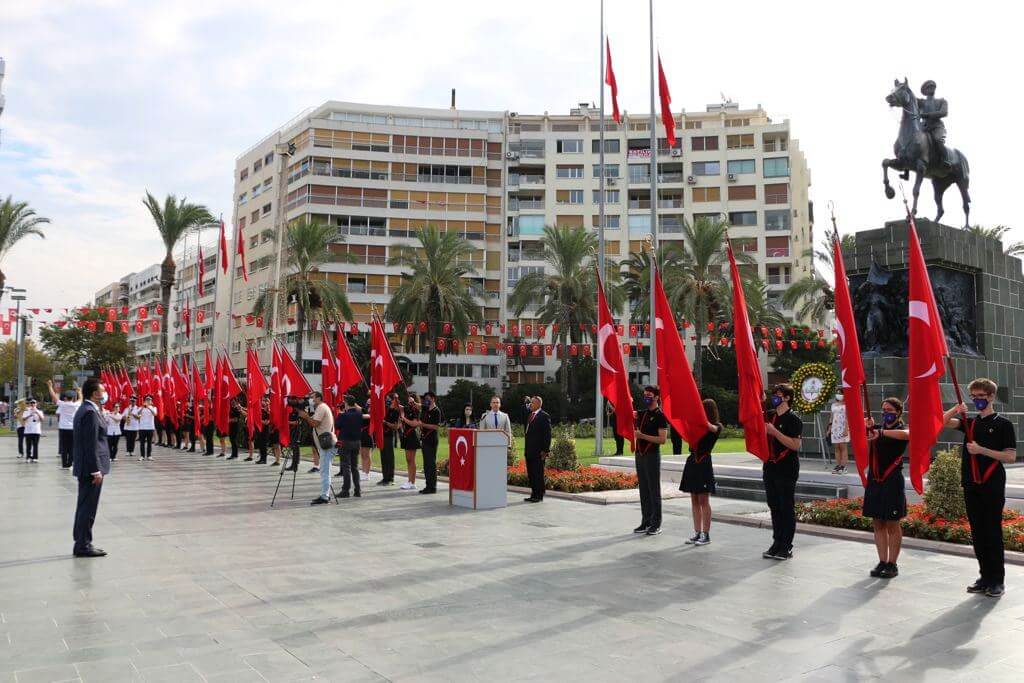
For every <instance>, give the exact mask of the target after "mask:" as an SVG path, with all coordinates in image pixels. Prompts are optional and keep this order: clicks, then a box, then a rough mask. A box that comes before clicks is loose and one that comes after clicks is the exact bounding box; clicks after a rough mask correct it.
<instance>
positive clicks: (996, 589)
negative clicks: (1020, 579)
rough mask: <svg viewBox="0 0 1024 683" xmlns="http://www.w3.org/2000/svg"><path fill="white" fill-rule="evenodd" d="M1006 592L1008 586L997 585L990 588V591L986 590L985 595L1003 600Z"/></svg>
mask: <svg viewBox="0 0 1024 683" xmlns="http://www.w3.org/2000/svg"><path fill="white" fill-rule="evenodd" d="M1005 592H1006V586H1004V585H1003V584H1001V583H997V584H996V585H994V586H989V587H988V589H986V590H985V595H987V596H988V597H990V598H1001V597H1003V593H1005Z"/></svg>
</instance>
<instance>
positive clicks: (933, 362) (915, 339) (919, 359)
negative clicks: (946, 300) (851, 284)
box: [907, 216, 949, 493]
mask: <svg viewBox="0 0 1024 683" xmlns="http://www.w3.org/2000/svg"><path fill="white" fill-rule="evenodd" d="M907 219H908V220H907V224H908V225H907V227H908V230H909V233H910V235H909V238H908V239H907V242H908V244H907V247H908V251H909V252H910V300H909V302H908V308H909V310H908V314H909V321H908V327H909V330H910V332H909V343H908V345H909V347H910V358H909V361H908V362H907V383H908V384H909V385H910V449H909V450H910V483H911V484H913V485H914V490H915V491H917V492H918V493H923V492H924V475H925V473H926V472H927V471H928V468H929V467H930V466H931V451H932V447H933V446H934V445H935V442H936V441H938V438H939V432H940V431H942V397H941V395H940V393H939V379H940V378H941V377H942V376H943V375H944V374H945V357H946V356H948V355H949V349H948V348H947V347H946V334H945V332H943V330H942V320H941V319H940V318H939V309H938V307H937V306H936V305H935V295H934V294H933V293H932V283H931V280H929V279H928V268H927V266H925V263H924V254H923V253H922V252H921V242H920V241H919V240H918V238H917V226H916V225H915V224H914V218H913V216H908V217H907Z"/></svg>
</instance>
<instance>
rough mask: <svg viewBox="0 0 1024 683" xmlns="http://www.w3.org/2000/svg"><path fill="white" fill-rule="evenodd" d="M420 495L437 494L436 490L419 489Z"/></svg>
mask: <svg viewBox="0 0 1024 683" xmlns="http://www.w3.org/2000/svg"><path fill="white" fill-rule="evenodd" d="M420 493H426V494H430V493H437V489H426V488H424V489H420Z"/></svg>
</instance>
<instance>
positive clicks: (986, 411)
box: [944, 378, 1017, 598]
mask: <svg viewBox="0 0 1024 683" xmlns="http://www.w3.org/2000/svg"><path fill="white" fill-rule="evenodd" d="M996 389H998V387H997V386H996V383H995V382H993V381H992V380H990V379H985V378H979V379H976V380H974V381H973V382H971V383H970V384H969V385H968V387H967V391H968V392H969V393H970V394H971V402H972V403H973V404H974V408H975V410H977V411H978V416H977V417H967V406H966V405H965V404H963V403H961V404H960V405H958V406H956V407H954V408H951V409H950V410H947V411H946V414H945V415H944V418H945V422H946V425H947V426H949V427H952V428H954V429H958V430H960V431H962V432H963V433H964V445H963V449H962V450H961V458H962V463H963V464H962V466H961V469H960V479H961V481H962V482H963V487H964V504H965V505H966V506H967V521H968V522H969V523H970V525H971V540H972V541H973V543H974V556H975V557H977V558H978V567H979V569H980V571H981V576H980V578H978V580H977V581H975V582H974V583H973V584H971V585H970V586H968V587H967V592H968V593H984V594H985V595H987V596H989V597H990V598H998V597H1000V596H1001V595H1002V594H1003V593H1004V592H1006V588H1005V586H1004V581H1005V576H1006V570H1005V566H1004V562H1005V556H1004V550H1003V506H1004V505H1005V503H1006V470H1005V469H1003V463H1004V462H1005V463H1012V462H1014V461H1016V459H1017V434H1016V431H1015V430H1014V428H1013V423H1012V422H1010V421H1009V420H1007V419H1006V418H1005V417H1003V416H1001V415H998V414H996V411H995V409H994V408H993V405H992V404H993V403H994V402H995V400H996ZM957 414H959V416H958V417H954V415H957Z"/></svg>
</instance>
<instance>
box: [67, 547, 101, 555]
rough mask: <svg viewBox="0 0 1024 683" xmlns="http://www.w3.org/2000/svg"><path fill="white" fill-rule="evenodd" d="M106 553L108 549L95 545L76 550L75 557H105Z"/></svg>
mask: <svg viewBox="0 0 1024 683" xmlns="http://www.w3.org/2000/svg"><path fill="white" fill-rule="evenodd" d="M106 554H107V551H105V550H101V549H99V548H96V547H93V546H89V547H88V548H83V549H82V550H76V551H74V555H75V557H105V556H106Z"/></svg>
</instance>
